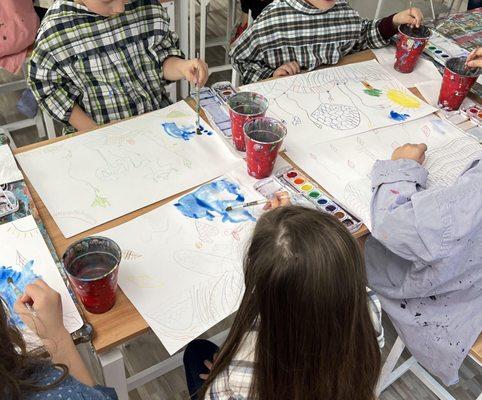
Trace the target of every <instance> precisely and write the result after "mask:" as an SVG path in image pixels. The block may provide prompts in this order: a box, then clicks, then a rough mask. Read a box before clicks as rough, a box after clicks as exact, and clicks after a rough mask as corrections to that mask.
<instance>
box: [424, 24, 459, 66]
mask: <svg viewBox="0 0 482 400" xmlns="http://www.w3.org/2000/svg"><path fill="white" fill-rule="evenodd" d="M424 53H426V54H427V55H428V56H429V57H431V58H433V59H434V60H435V61H437V62H438V63H440V64H442V65H445V63H446V61H447V60H448V59H449V58H450V57H463V56H467V54H468V53H469V52H468V51H467V50H465V49H463V48H462V47H460V46H459V45H458V44H457V43H455V42H454V41H452V40H450V39H447V38H445V37H444V36H442V35H441V34H439V33H438V32H436V31H432V36H431V37H430V40H429V42H428V44H427V46H426V47H425V49H424Z"/></svg>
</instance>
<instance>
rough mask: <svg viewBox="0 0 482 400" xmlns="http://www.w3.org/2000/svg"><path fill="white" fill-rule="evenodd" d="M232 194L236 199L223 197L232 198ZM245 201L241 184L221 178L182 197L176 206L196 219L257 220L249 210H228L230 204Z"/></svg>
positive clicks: (235, 221) (233, 204)
mask: <svg viewBox="0 0 482 400" xmlns="http://www.w3.org/2000/svg"><path fill="white" fill-rule="evenodd" d="M223 195H224V196H223ZM232 195H235V196H236V197H235V199H229V200H228V199H226V200H223V197H225V198H227V197H230V198H232V197H233V196H232ZM243 203H244V196H243V194H242V193H241V192H240V188H239V186H238V185H237V184H235V183H232V182H230V181H228V180H227V179H220V180H217V181H215V182H211V183H208V184H206V185H203V186H201V187H200V188H198V189H197V190H195V191H194V192H192V193H189V194H187V195H186V196H183V197H181V198H180V199H179V201H178V202H177V203H176V204H174V207H176V208H177V209H178V210H179V211H181V212H182V213H183V214H184V215H185V216H186V217H189V218H194V219H202V218H206V219H208V220H209V221H212V220H213V219H214V218H216V217H221V218H222V222H233V223H239V222H244V221H256V218H254V217H253V216H252V215H251V214H250V213H249V211H247V210H236V211H230V212H227V211H226V208H227V207H229V206H236V205H239V204H243Z"/></svg>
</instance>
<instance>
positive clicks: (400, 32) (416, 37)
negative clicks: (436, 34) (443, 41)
mask: <svg viewBox="0 0 482 400" xmlns="http://www.w3.org/2000/svg"><path fill="white" fill-rule="evenodd" d="M403 25H406V24H402V25H399V26H398V33H399V34H401V35H404V36H407V37H409V38H411V39H419V40H429V39H430V38H431V37H432V32H430V36H429V37H418V36H412V35H407V34H406V33H404V32H402V31H401V30H400V28H401V27H402V26H403ZM427 29H428V28H427ZM429 30H430V29H429Z"/></svg>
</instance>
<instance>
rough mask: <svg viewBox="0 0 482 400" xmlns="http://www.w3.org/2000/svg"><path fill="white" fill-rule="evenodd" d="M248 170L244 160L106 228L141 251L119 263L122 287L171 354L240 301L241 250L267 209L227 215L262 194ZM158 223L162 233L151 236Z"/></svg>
mask: <svg viewBox="0 0 482 400" xmlns="http://www.w3.org/2000/svg"><path fill="white" fill-rule="evenodd" d="M245 168H246V167H245V166H244V165H240V166H239V168H238V169H236V170H233V171H231V172H230V173H229V174H226V175H224V176H221V177H220V178H217V179H215V180H214V181H212V182H209V183H207V184H205V185H202V186H201V187H199V188H198V189H196V190H194V191H192V192H191V193H188V194H186V195H184V196H182V197H181V198H179V199H177V200H174V201H171V202H170V203H167V204H165V205H163V206H161V207H159V208H157V209H155V210H153V211H151V212H149V213H147V214H144V215H142V216H141V217H139V218H136V219H133V220H131V221H129V222H127V223H125V224H123V225H120V226H118V227H116V228H114V229H111V230H108V231H106V232H103V233H102V235H103V236H107V237H109V238H111V239H113V240H114V241H115V242H117V243H118V244H119V246H120V247H121V248H122V249H124V251H126V249H129V251H135V253H136V254H141V255H142V257H138V258H126V259H123V260H122V261H121V266H120V268H119V285H120V287H121V288H122V290H123V291H124V293H125V294H126V296H127V297H128V298H129V300H130V301H131V302H132V303H133V304H134V306H135V307H136V308H137V310H139V312H140V313H141V315H142V316H143V317H144V319H145V320H146V321H147V322H148V324H149V325H150V327H151V328H152V329H153V331H154V332H155V334H156V335H157V336H158V337H159V338H160V340H161V341H162V343H163V345H164V346H165V347H166V349H167V351H168V352H169V353H170V354H173V353H174V352H176V351H178V350H179V349H180V348H182V347H183V346H185V345H186V344H187V343H188V342H189V341H190V340H192V339H194V338H195V337H197V336H199V335H200V334H201V333H203V332H204V331H206V330H207V329H209V328H211V327H212V326H214V325H215V324H216V323H218V322H219V321H221V320H222V319H224V318H226V317H227V316H229V315H230V314H232V313H233V312H234V311H236V309H237V307H238V304H239V300H240V297H241V295H242V292H243V285H244V281H243V271H242V260H243V254H244V251H245V247H246V244H247V242H248V240H249V237H250V235H251V232H252V229H253V228H254V225H255V221H256V218H257V216H258V215H259V213H261V212H262V211H261V210H258V209H253V210H252V209H249V212H248V210H244V211H243V212H240V211H234V212H233V214H234V216H231V217H230V218H226V217H225V215H224V213H225V207H226V204H228V205H237V204H240V203H242V202H244V201H252V200H257V199H259V197H260V195H259V194H258V193H257V192H256V191H255V190H254V189H253V184H254V179H253V178H250V177H249V176H248V175H247V174H246V171H245ZM191 203H196V204H198V205H199V204H201V205H202V207H201V208H198V207H197V206H192V204H191ZM193 210H194V211H193ZM208 214H209V215H208ZM162 224H164V225H162ZM158 225H159V226H161V231H160V232H157V233H156V234H153V233H152V232H153V231H155V230H156V229H158ZM165 226H169V229H167V230H166V229H164V228H165ZM140 232H142V234H139V233H140ZM136 233H138V234H136ZM144 237H150V238H151V239H150V241H146V240H144ZM156 244H158V245H156ZM161 249H162V250H161ZM161 251H162V253H161ZM139 287H142V291H140V290H139Z"/></svg>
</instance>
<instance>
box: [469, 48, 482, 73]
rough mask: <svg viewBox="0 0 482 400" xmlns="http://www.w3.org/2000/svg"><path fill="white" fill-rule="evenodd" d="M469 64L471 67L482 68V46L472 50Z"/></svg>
mask: <svg viewBox="0 0 482 400" xmlns="http://www.w3.org/2000/svg"><path fill="white" fill-rule="evenodd" d="M467 66H468V67H470V68H482V47H479V48H477V49H475V50H472V51H471V52H470V54H469V55H468V56H467Z"/></svg>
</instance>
